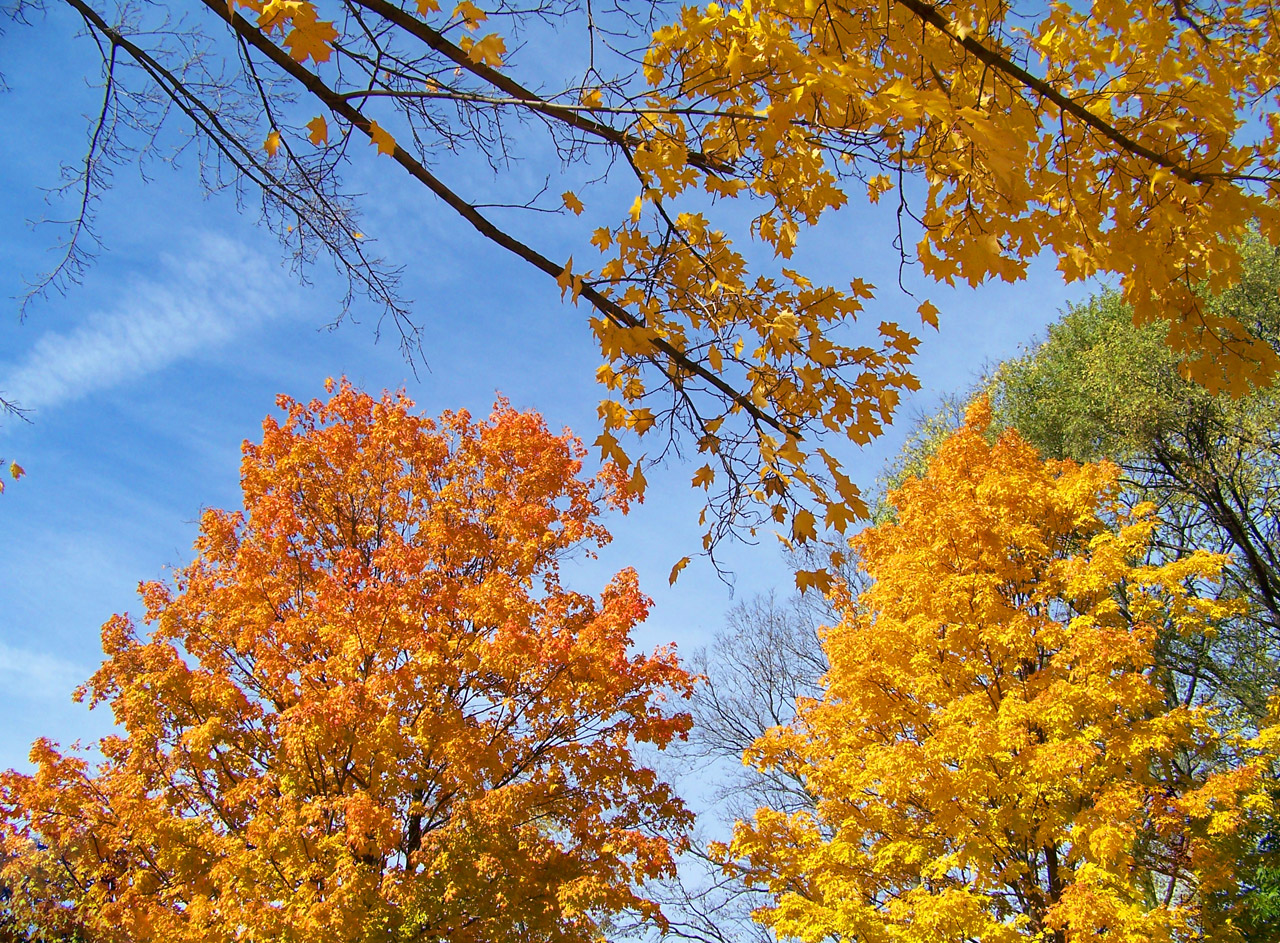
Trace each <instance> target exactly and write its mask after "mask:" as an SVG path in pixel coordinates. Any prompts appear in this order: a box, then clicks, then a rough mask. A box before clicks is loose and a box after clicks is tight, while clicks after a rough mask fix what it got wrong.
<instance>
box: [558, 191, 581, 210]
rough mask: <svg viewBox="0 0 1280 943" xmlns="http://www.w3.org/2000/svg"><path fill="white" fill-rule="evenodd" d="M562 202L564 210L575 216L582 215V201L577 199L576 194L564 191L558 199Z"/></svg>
mask: <svg viewBox="0 0 1280 943" xmlns="http://www.w3.org/2000/svg"><path fill="white" fill-rule="evenodd" d="M560 199H561V200H562V201H564V205H565V208H566V209H568V210H571V211H572V212H573V214H574V215H575V216H581V215H582V210H583V206H582V201H581V200H579V199H578V196H577V194H575V193H574V192H573V191H572V190H566V191H565V192H564V193H563V194H562V195H561V197H560Z"/></svg>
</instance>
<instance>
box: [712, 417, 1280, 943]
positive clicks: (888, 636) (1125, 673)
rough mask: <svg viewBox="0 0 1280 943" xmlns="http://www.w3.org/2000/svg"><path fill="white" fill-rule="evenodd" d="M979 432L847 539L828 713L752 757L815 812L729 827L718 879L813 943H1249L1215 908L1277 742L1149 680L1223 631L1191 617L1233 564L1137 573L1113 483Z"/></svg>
mask: <svg viewBox="0 0 1280 943" xmlns="http://www.w3.org/2000/svg"><path fill="white" fill-rule="evenodd" d="M989 420H990V413H989V410H988V408H987V406H986V404H985V403H981V402H980V403H979V404H977V405H976V406H975V407H973V408H972V409H971V410H970V414H969V418H968V423H967V425H966V426H964V427H963V428H962V429H961V430H960V431H959V432H957V433H956V434H955V435H954V436H953V437H951V438H950V439H949V440H948V441H947V442H946V443H944V444H943V446H942V447H941V449H940V450H939V452H938V453H937V455H936V456H935V457H934V458H933V459H932V461H931V462H930V464H929V467H928V472H927V474H925V475H924V476H923V477H922V478H918V479H910V480H908V482H907V483H906V484H905V485H904V486H903V487H902V488H901V489H900V490H898V491H896V492H893V493H891V495H890V503H891V504H892V505H893V507H894V509H895V513H896V519H895V520H893V521H890V522H887V523H884V524H882V525H881V526H878V527H874V528H870V529H868V530H866V531H864V532H863V533H862V534H861V535H860V536H859V537H858V538H857V539H856V541H855V546H856V548H857V550H858V552H859V556H860V560H861V562H862V565H863V566H864V567H865V569H866V571H867V573H868V574H869V576H870V577H871V583H870V585H869V586H868V588H867V589H866V590H865V591H864V592H863V593H862V594H861V595H860V596H859V597H858V598H857V599H856V600H855V599H848V598H847V599H845V600H844V604H845V605H844V613H845V614H844V617H843V619H842V620H841V621H840V622H839V624H837V625H835V626H833V627H831V628H829V629H827V630H825V634H824V637H823V647H824V649H825V652H826V654H827V657H828V659H829V662H830V670H829V672H828V674H827V675H826V678H825V679H824V687H825V689H824V691H823V695H822V697H821V698H820V699H813V700H808V701H806V702H802V703H801V704H800V705H799V710H798V714H797V717H796V719H795V720H794V721H793V722H792V723H790V724H788V725H786V726H783V727H778V728H775V729H774V730H773V731H771V732H770V733H769V734H766V735H765V736H764V737H762V738H760V739H759V740H758V741H757V742H756V743H755V745H754V746H753V747H752V749H751V750H750V751H748V759H749V760H751V761H753V762H754V763H756V764H757V765H759V766H760V767H762V768H765V769H772V770H774V771H776V772H782V773H787V774H789V775H791V776H793V777H795V778H796V779H797V780H798V781H801V782H803V783H804V787H805V789H806V791H807V792H808V794H809V795H810V796H811V797H812V800H813V801H812V803H811V804H810V805H809V806H808V807H806V808H803V809H800V810H797V811H790V812H788V811H785V810H778V809H770V808H762V809H760V810H759V811H758V812H757V813H756V815H755V817H754V819H753V821H750V822H739V823H738V825H737V827H736V830H735V835H734V838H733V842H732V844H731V845H730V846H728V848H723V849H721V852H722V854H723V855H724V858H725V861H726V864H727V866H729V867H730V868H734V867H736V868H740V869H741V873H742V874H743V875H744V876H745V877H746V878H747V880H749V881H752V882H755V883H757V884H760V885H763V886H765V887H767V888H768V889H769V890H770V891H771V892H772V903H771V904H770V905H768V906H766V907H764V908H763V909H762V910H760V911H758V912H757V914H756V916H757V919H759V920H761V921H762V922H764V923H765V924H767V925H768V926H770V927H772V928H773V929H774V930H775V931H776V932H777V933H778V934H779V935H780V936H784V937H793V938H797V939H800V940H804V941H806V943H818V941H820V940H833V939H835V940H842V941H846V940H847V941H852V940H857V941H859V943H888V941H896V943H936V941H940V940H981V941H983V943H1016V941H1024V940H1034V941H1040V943H1048V941H1056V943H1065V941H1084V940H1097V939H1107V940H1128V941H1150V943H1155V941H1174V940H1203V939H1218V940H1238V939H1241V938H1242V937H1241V935H1240V930H1239V926H1238V924H1237V923H1235V922H1233V918H1232V915H1231V913H1229V912H1227V909H1224V907H1223V906H1221V905H1220V903H1219V897H1218V892H1221V891H1224V890H1230V889H1232V888H1234V886H1235V883H1236V881H1237V875H1236V872H1235V867H1236V862H1237V860H1238V856H1239V855H1240V854H1241V853H1242V849H1244V848H1246V847H1247V845H1248V842H1249V836H1250V829H1251V828H1254V827H1256V821H1255V818H1256V814H1257V813H1265V812H1266V811H1267V809H1269V808H1270V805H1271V801H1272V800H1271V798H1270V797H1269V795H1268V791H1267V789H1266V776H1267V775H1268V767H1267V764H1266V762H1265V757H1266V755H1267V753H1268V752H1269V750H1270V749H1271V748H1270V747H1268V746H1267V745H1266V742H1265V741H1268V740H1271V741H1273V740H1274V732H1266V731H1264V733H1263V736H1262V737H1256V736H1252V735H1251V734H1250V732H1248V731H1237V732H1233V731H1231V730H1228V729H1225V728H1224V726H1223V725H1222V723H1221V722H1220V720H1221V719H1220V718H1215V717H1214V716H1213V715H1212V714H1211V713H1209V711H1208V710H1207V709H1206V708H1197V707H1195V706H1193V705H1194V703H1195V701H1194V699H1193V698H1192V697H1191V695H1190V694H1189V693H1186V692H1185V691H1178V692H1174V695H1173V696H1169V695H1168V694H1167V693H1166V692H1164V691H1162V690H1161V688H1160V686H1159V684H1157V683H1156V682H1157V680H1158V678H1157V677H1156V676H1155V672H1156V671H1157V667H1156V665H1157V662H1156V653H1157V651H1158V646H1159V644H1160V640H1161V638H1167V637H1169V636H1170V635H1174V636H1176V635H1182V636H1185V637H1188V638H1192V637H1196V636H1201V637H1203V636H1204V635H1205V634H1206V633H1211V632H1212V631H1213V628H1214V625H1215V622H1216V621H1217V620H1219V619H1222V618H1225V617H1228V616H1229V615H1230V614H1231V613H1232V612H1233V605H1232V603H1231V602H1230V601H1224V600H1221V599H1217V598H1215V597H1214V596H1213V595H1212V594H1209V595H1200V594H1197V592H1196V587H1197V585H1199V586H1201V587H1203V586H1205V585H1206V584H1210V585H1211V584H1212V583H1213V582H1214V581H1215V580H1217V579H1218V576H1219V573H1220V570H1221V568H1222V566H1223V564H1224V562H1225V558H1224V557H1222V556H1221V555H1212V554H1208V553H1204V552H1199V553H1194V554H1191V555H1189V556H1187V557H1184V558H1182V559H1178V560H1174V561H1171V562H1165V563H1156V564H1142V563H1141V562H1140V561H1141V558H1142V556H1143V554H1144V551H1146V549H1147V548H1148V546H1149V544H1150V541H1151V539H1152V532H1153V528H1154V527H1155V526H1156V523H1155V522H1154V521H1153V520H1152V519H1151V517H1150V516H1149V511H1150V508H1149V507H1148V508H1138V509H1137V510H1136V511H1133V512H1128V511H1125V510H1124V509H1122V508H1121V507H1119V505H1118V504H1117V502H1116V501H1115V500H1114V495H1115V479H1116V469H1115V468H1114V466H1110V465H1107V464H1098V465H1076V464H1075V463H1072V462H1044V461H1042V460H1041V459H1040V457H1039V456H1038V455H1037V454H1036V452H1035V450H1034V449H1033V448H1032V447H1031V446H1029V445H1027V443H1026V442H1024V441H1023V440H1022V439H1021V438H1019V437H1018V435H1017V434H1016V433H1014V432H1009V433H1007V434H1005V435H1003V436H1002V437H1001V438H1000V439H999V440H998V441H997V442H996V443H994V444H989V443H988V442H987V441H986V439H985V436H984V433H985V431H986V428H987V424H988V422H989ZM1183 694H1186V696H1185V697H1183V696H1181V695H1183ZM1255 733H1256V732H1255Z"/></svg>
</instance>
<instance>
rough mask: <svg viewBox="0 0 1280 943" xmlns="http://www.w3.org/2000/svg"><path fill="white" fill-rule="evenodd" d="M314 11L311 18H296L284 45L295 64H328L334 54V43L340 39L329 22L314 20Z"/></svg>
mask: <svg viewBox="0 0 1280 943" xmlns="http://www.w3.org/2000/svg"><path fill="white" fill-rule="evenodd" d="M314 17H315V12H314V10H312V12H311V15H310V17H304V16H294V18H293V29H291V30H290V31H289V35H288V36H286V37H285V40H284V45H285V48H286V49H288V50H289V55H290V57H292V58H293V60H294V61H295V62H306V61H307V59H312V60H314V61H315V62H328V61H329V57H330V56H331V55H332V54H333V41H334V40H335V39H337V38H338V31H337V30H336V29H334V28H333V23H332V22H330V21H329V20H317V19H314Z"/></svg>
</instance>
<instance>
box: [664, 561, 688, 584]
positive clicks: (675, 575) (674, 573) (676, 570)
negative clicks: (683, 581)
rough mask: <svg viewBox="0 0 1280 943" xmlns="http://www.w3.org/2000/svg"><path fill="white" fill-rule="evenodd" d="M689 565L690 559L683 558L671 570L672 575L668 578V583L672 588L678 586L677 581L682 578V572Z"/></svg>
mask: <svg viewBox="0 0 1280 943" xmlns="http://www.w3.org/2000/svg"><path fill="white" fill-rule="evenodd" d="M688 565H689V558H688V557H681V558H680V559H679V560H677V561H676V565H675V566H673V567H672V568H671V575H670V576H668V577H667V583H669V584H670V585H671V586H675V585H676V580H677V579H678V578H679V577H680V571H681V570H683V569H684V568H685V567H687V566H688Z"/></svg>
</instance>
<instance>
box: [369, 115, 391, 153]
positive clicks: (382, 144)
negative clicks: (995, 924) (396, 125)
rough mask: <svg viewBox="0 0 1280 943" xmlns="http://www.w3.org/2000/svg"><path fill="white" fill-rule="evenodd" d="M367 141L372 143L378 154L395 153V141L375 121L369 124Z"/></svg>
mask: <svg viewBox="0 0 1280 943" xmlns="http://www.w3.org/2000/svg"><path fill="white" fill-rule="evenodd" d="M369 140H370V141H372V142H373V146H374V147H376V148H377V149H378V153H379V154H387V155H392V154H395V152H396V139H395V138H393V137H392V136H391V132H389V131H387V130H386V129H385V128H383V127H382V126H381V125H380V124H378V122H376V121H370V122H369Z"/></svg>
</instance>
